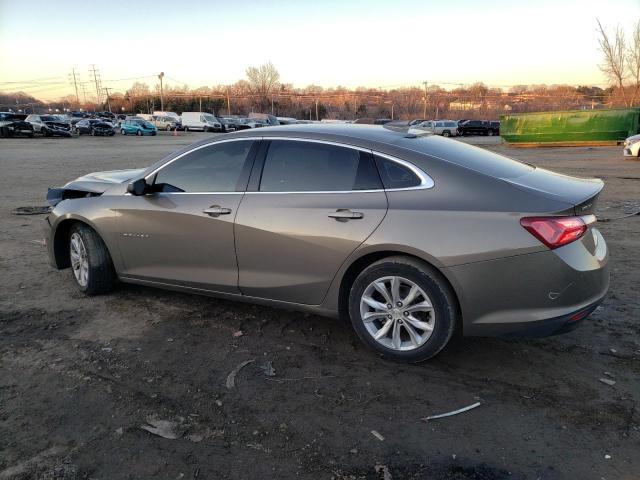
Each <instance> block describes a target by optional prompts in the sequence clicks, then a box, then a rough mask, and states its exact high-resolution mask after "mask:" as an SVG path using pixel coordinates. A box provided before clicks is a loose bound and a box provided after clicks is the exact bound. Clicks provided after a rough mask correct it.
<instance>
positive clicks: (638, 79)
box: [627, 20, 640, 105]
mask: <svg viewBox="0 0 640 480" xmlns="http://www.w3.org/2000/svg"><path fill="white" fill-rule="evenodd" d="M627 65H628V68H629V77H630V78H631V81H632V82H633V93H632V97H631V102H630V105H633V104H634V103H635V100H636V98H637V97H638V93H640V20H639V21H638V22H636V24H635V25H634V27H633V31H632V32H631V41H630V42H629V45H628V47H627Z"/></svg>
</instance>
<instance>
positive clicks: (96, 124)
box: [75, 118, 116, 137]
mask: <svg viewBox="0 0 640 480" xmlns="http://www.w3.org/2000/svg"><path fill="white" fill-rule="evenodd" d="M75 129H76V133H77V134H78V135H82V134H85V135H93V136H96V135H104V136H109V137H111V136H113V135H115V133H116V131H115V130H114V128H113V124H111V123H108V122H105V121H104V120H102V119H99V118H83V119H81V120H80V121H79V122H78V123H76V125H75Z"/></svg>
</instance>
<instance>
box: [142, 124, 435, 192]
mask: <svg viewBox="0 0 640 480" xmlns="http://www.w3.org/2000/svg"><path fill="white" fill-rule="evenodd" d="M256 140H286V141H294V142H311V143H321V144H324V145H333V146H336V147H343V148H351V149H353V150H358V151H360V152H368V153H371V154H373V155H377V156H379V157H382V158H386V159H387V160H390V161H392V162H394V163H397V164H399V165H402V166H403V167H405V168H407V169H408V170H411V172H412V173H413V174H414V175H415V176H417V177H418V178H419V179H420V185H416V186H415V187H406V188H386V189H385V188H379V189H374V190H304V191H286V192H260V191H258V192H248V191H244V192H235V191H234V192H156V193H162V194H164V195H167V194H170V195H238V194H240V195H243V194H248V195H249V194H250V195H256V194H258V195H283V194H294V193H300V194H313V193H377V192H405V191H412V190H427V189H429V188H433V187H434V186H435V182H434V181H433V179H432V178H431V177H430V176H429V175H428V174H426V173H425V172H424V171H422V170H421V169H420V168H418V167H417V166H416V165H414V164H412V163H411V162H407V161H406V160H402V159H400V158H397V157H394V156H393V155H388V154H386V153H382V152H378V151H376V150H372V149H370V148H365V147H360V146H357V145H350V144H348V143H340V142H333V141H330V140H320V139H317V138H303V137H281V136H264V137H238V138H223V139H220V140H212V141H211V142H209V143H205V144H203V145H198V146H197V147H195V148H193V149H191V150H189V151H186V152H184V153H181V154H180V155H178V156H177V157H175V158H172V159H171V160H169V161H168V162H167V163H165V164H163V165H160V166H159V167H158V168H156V169H155V170H153V171H152V172H151V173H149V174H148V175H146V176H145V177H144V179H145V180H149V178H150V177H153V176H154V175H155V174H157V173H158V172H159V171H160V170H162V169H163V168H165V167H166V166H168V165H171V164H172V163H173V162H175V161H176V160H179V159H180V158H182V157H184V156H185V155H187V154H189V153H192V152H195V151H196V150H200V149H201V148H205V147H210V146H212V145H216V144H219V143H226V142H239V141H256Z"/></svg>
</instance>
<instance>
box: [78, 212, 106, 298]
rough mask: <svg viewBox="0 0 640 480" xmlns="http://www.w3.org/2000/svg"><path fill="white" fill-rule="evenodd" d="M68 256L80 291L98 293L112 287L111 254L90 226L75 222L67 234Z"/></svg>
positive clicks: (91, 293) (89, 293)
mask: <svg viewBox="0 0 640 480" xmlns="http://www.w3.org/2000/svg"><path fill="white" fill-rule="evenodd" d="M69 257H70V260H71V271H72V272H73V278H74V279H75V281H76V284H77V285H78V288H79V289H80V291H81V292H84V293H86V294H87V295H99V294H101V293H106V292H108V291H110V290H112V289H113V287H114V286H115V284H116V273H115V270H114V268H113V263H112V261H111V255H109V251H108V250H107V246H106V245H105V244H104V242H103V241H102V239H101V238H100V236H99V235H98V234H97V233H96V232H95V230H93V229H92V228H91V227H89V226H87V225H84V224H82V223H77V224H75V225H74V226H73V227H71V232H70V235H69Z"/></svg>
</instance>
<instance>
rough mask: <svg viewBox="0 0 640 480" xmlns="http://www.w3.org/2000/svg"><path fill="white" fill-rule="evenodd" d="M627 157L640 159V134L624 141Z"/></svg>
mask: <svg viewBox="0 0 640 480" xmlns="http://www.w3.org/2000/svg"><path fill="white" fill-rule="evenodd" d="M623 153H624V156H625V157H640V134H638V135H633V136H631V137H629V138H627V139H626V140H625V141H624V149H623Z"/></svg>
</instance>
